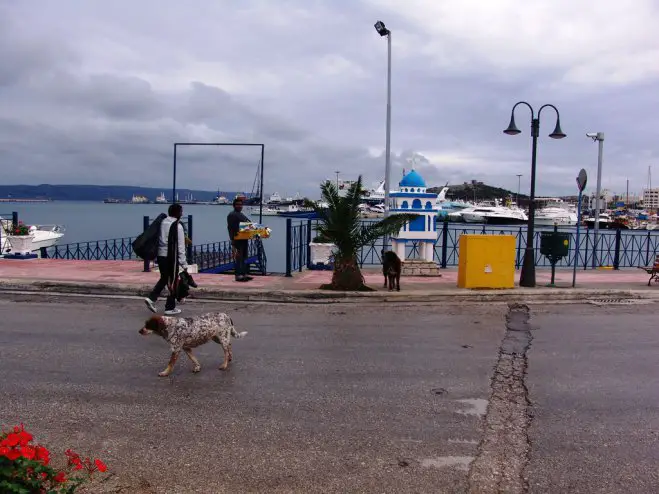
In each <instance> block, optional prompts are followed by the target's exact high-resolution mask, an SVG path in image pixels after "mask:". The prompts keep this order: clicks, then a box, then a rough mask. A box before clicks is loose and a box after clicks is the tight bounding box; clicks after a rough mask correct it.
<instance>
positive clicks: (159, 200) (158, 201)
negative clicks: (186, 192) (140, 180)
mask: <svg viewBox="0 0 659 494" xmlns="http://www.w3.org/2000/svg"><path fill="white" fill-rule="evenodd" d="M166 203H167V198H166V197H165V193H164V192H161V193H160V195H159V196H158V197H156V204H166Z"/></svg>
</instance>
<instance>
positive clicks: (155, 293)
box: [144, 204, 188, 316]
mask: <svg viewBox="0 0 659 494" xmlns="http://www.w3.org/2000/svg"><path fill="white" fill-rule="evenodd" d="M167 215H168V216H167V218H165V219H164V220H162V224H161V225H160V240H159V243H158V269H159V270H160V279H159V280H158V282H157V283H156V285H155V286H154V287H153V290H152V291H151V293H150V294H149V296H148V297H147V298H145V299H144V303H145V304H146V306H147V308H148V309H149V310H150V311H151V312H157V308H156V301H157V300H158V297H159V296H160V293H161V292H162V291H163V290H164V289H165V287H167V288H168V295H167V300H166V302H165V315H167V316H174V315H176V314H180V313H181V309H179V308H177V307H176V285H177V281H178V273H179V269H181V270H183V271H187V269H188V262H187V260H186V257H185V231H184V230H183V225H182V224H181V217H182V216H183V207H182V206H181V205H180V204H172V205H171V206H169V210H168V211H167ZM174 225H176V228H172V227H173V226H174Z"/></svg>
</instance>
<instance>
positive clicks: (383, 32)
mask: <svg viewBox="0 0 659 494" xmlns="http://www.w3.org/2000/svg"><path fill="white" fill-rule="evenodd" d="M375 30H376V31H377V32H378V34H379V35H380V36H386V37H387V137H386V144H385V155H386V158H385V160H386V161H385V168H384V217H385V218H386V217H387V216H389V189H391V184H390V183H389V175H390V172H391V31H390V30H389V29H387V28H386V26H385V25H384V22H382V21H377V22H376V23H375ZM385 246H386V240H385Z"/></svg>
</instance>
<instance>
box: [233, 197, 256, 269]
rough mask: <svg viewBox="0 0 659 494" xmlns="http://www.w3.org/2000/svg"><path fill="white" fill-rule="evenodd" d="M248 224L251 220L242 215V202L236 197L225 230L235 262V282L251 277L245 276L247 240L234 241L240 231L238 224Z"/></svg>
mask: <svg viewBox="0 0 659 494" xmlns="http://www.w3.org/2000/svg"><path fill="white" fill-rule="evenodd" d="M241 222H246V223H250V222H251V220H250V219H249V218H248V217H247V216H245V215H244V214H243V200H242V199H241V198H239V197H236V198H235V199H234V200H233V211H231V212H230V213H229V214H228V215H227V228H228V230H229V240H231V246H232V247H233V254H234V257H235V260H236V281H250V280H251V279H252V277H251V276H247V264H246V262H245V261H246V260H247V249H248V247H249V240H236V239H235V237H236V234H237V233H238V230H240V223H241Z"/></svg>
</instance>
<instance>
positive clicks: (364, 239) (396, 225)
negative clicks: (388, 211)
mask: <svg viewBox="0 0 659 494" xmlns="http://www.w3.org/2000/svg"><path fill="white" fill-rule="evenodd" d="M418 216H419V215H418V214H413V213H401V214H392V215H391V216H387V217H386V218H384V219H382V220H380V221H378V222H377V223H374V224H372V225H365V226H363V227H362V230H361V232H360V234H359V238H358V244H359V247H358V248H362V247H363V246H365V245H368V244H371V243H373V242H375V241H376V240H377V239H378V238H380V237H384V236H386V235H393V234H395V233H398V232H399V231H400V229H401V228H403V226H404V225H405V224H406V223H408V222H410V221H412V220H414V219H416V218H417V217H418Z"/></svg>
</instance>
